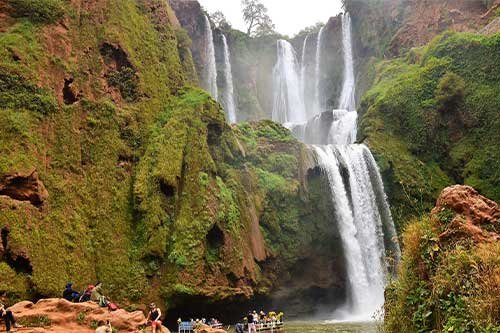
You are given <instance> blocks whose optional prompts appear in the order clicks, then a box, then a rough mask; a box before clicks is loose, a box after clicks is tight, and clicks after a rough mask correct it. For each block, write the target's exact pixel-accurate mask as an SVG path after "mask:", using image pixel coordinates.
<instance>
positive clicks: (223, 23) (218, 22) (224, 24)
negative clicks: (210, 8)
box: [210, 10, 231, 30]
mask: <svg viewBox="0 0 500 333" xmlns="http://www.w3.org/2000/svg"><path fill="white" fill-rule="evenodd" d="M210 19H211V20H212V22H213V23H214V24H215V27H217V28H219V29H221V30H230V29H231V24H230V23H229V21H228V20H227V18H226V16H225V15H224V13H223V12H221V11H220V10H218V11H215V12H213V13H212V14H210Z"/></svg>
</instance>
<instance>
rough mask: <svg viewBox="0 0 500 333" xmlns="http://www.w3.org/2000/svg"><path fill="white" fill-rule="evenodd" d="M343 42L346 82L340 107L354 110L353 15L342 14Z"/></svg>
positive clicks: (343, 86)
mask: <svg viewBox="0 0 500 333" xmlns="http://www.w3.org/2000/svg"><path fill="white" fill-rule="evenodd" d="M342 44H343V53H344V82H343V85H342V93H341V95H340V101H339V109H344V110H348V111H353V110H354V109H355V108H356V100H355V93H356V85H355V82H354V64H353V57H352V38H351V16H350V15H349V13H345V14H344V15H342Z"/></svg>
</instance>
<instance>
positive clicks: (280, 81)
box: [272, 39, 307, 124]
mask: <svg viewBox="0 0 500 333" xmlns="http://www.w3.org/2000/svg"><path fill="white" fill-rule="evenodd" d="M277 59H278V60H277V62H276V65H275V66H274V69H273V93H274V104H273V115H272V118H273V120H274V121H276V122H279V123H282V124H285V123H303V122H305V121H306V120H307V117H306V113H305V106H304V99H303V95H302V93H301V87H300V68H299V64H298V61H297V55H296V53H295V50H294V49H293V46H292V44H290V43H289V42H287V41H286V40H282V39H280V40H278V42H277Z"/></svg>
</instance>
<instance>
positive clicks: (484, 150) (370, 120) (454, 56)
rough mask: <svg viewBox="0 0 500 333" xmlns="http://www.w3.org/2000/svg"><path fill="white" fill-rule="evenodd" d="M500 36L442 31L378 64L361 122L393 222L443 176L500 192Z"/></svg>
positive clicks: (497, 195) (419, 203) (496, 195)
mask: <svg viewBox="0 0 500 333" xmlns="http://www.w3.org/2000/svg"><path fill="white" fill-rule="evenodd" d="M498 52H500V36H499V35H498V34H497V35H494V36H492V37H485V36H480V35H471V34H465V33H445V34H443V35H441V36H439V37H437V38H436V39H435V40H433V41H432V42H431V43H430V44H429V45H428V46H426V47H423V48H420V49H414V50H412V51H411V52H410V53H409V55H408V58H407V59H396V60H392V61H384V62H381V63H379V64H378V65H377V74H376V77H375V85H374V86H373V87H372V89H371V90H370V91H368V93H367V94H366V95H365V97H364V99H363V101H362V106H361V112H362V113H364V116H363V119H362V122H361V129H362V132H363V133H364V135H366V136H367V138H368V142H369V144H370V146H371V148H372V149H373V151H374V153H375V155H376V157H377V159H378V162H379V164H380V165H381V169H382V170H381V171H382V173H383V175H384V177H385V183H386V184H387V185H386V186H387V188H388V192H389V196H390V199H391V202H393V203H395V204H394V205H393V213H394V216H395V217H396V220H397V223H398V225H399V227H402V226H403V225H404V224H405V223H406V222H405V221H408V219H409V217H410V216H418V215H420V214H422V212H425V211H427V210H429V209H430V208H431V207H432V206H433V201H434V198H435V197H436V196H437V194H438V192H439V191H440V190H441V189H442V188H443V187H444V186H446V185H447V184H451V183H454V182H459V183H462V182H463V183H465V184H468V185H471V186H474V187H475V188H476V189H478V190H479V191H481V193H483V194H484V195H486V196H489V197H491V198H492V199H494V200H496V201H498V200H500V192H499V189H500V178H499V174H498V171H497V170H496V169H495V168H494V167H492V166H493V165H498V164H499V163H500V152H499V150H498V149H496V148H495V147H496V145H497V142H498V141H499V140H500V136H499V135H500V120H499V118H498V107H497V106H498V103H500V99H499V97H498V96H499V95H500V89H499V87H500V85H499V80H500V71H499V68H498V66H497V64H496V60H495V59H496V56H495V55H496V54H498Z"/></svg>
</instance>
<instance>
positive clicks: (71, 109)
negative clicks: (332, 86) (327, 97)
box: [0, 0, 346, 321]
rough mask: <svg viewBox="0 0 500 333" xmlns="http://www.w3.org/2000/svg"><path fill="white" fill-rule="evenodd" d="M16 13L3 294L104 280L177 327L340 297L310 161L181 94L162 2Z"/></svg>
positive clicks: (330, 231)
mask: <svg viewBox="0 0 500 333" xmlns="http://www.w3.org/2000/svg"><path fill="white" fill-rule="evenodd" d="M29 3H30V4H33V2H29ZM24 5H25V2H23V1H7V2H6V3H2V5H1V6H0V11H1V16H2V17H4V18H6V19H5V20H2V21H1V22H2V25H1V29H2V30H1V31H2V35H1V37H0V46H1V47H0V50H1V51H0V101H1V103H0V105H1V106H0V108H1V112H0V129H1V130H0V151H1V154H0V230H1V240H2V241H1V244H0V245H1V246H0V273H1V275H2V277H3V278H2V280H1V281H0V292H2V293H3V292H5V293H6V294H7V297H8V298H9V299H10V300H16V299H19V298H39V297H42V296H54V295H59V294H60V292H61V288H62V286H64V285H65V283H66V282H67V281H69V280H71V281H73V282H74V283H75V285H77V286H79V287H82V288H83V286H85V285H87V284H88V283H91V282H94V281H96V280H100V281H102V282H103V283H104V285H105V289H106V292H107V293H108V294H110V295H111V296H112V297H113V298H114V299H116V300H118V301H119V302H120V303H121V304H123V305H127V304H133V303H142V302H146V301H148V302H149V301H150V300H157V301H158V303H160V304H163V305H168V307H169V310H170V311H169V312H168V313H169V318H170V317H171V318H173V319H174V321H175V320H176V319H177V317H178V315H179V313H182V314H183V315H186V314H187V313H188V312H189V313H190V314H191V313H192V315H195V314H196V313H194V312H195V311H197V310H201V309H203V308H205V309H207V312H206V313H210V311H219V313H217V315H218V316H221V315H222V316H223V315H224V314H227V313H230V312H231V311H230V310H228V304H234V305H240V306H243V305H244V302H247V301H249V300H251V299H252V300H254V299H255V298H258V299H262V300H266V301H269V300H270V299H272V300H276V301H277V302H278V303H277V304H281V305H284V304H287V303H288V302H292V301H294V300H296V299H297V295H300V297H304V298H305V299H307V297H309V299H310V300H311V302H308V301H307V300H306V304H305V305H304V306H303V307H301V308H302V310H303V311H313V310H314V306H315V305H316V303H312V297H313V296H314V295H316V294H321V295H323V297H322V299H321V300H320V301H319V304H321V303H322V302H331V301H332V299H333V297H334V296H335V299H336V300H338V301H341V300H342V299H343V298H342V295H343V290H344V289H345V285H346V282H345V277H344V276H343V270H342V269H339V267H342V265H343V262H342V258H343V256H342V252H341V249H340V248H339V246H338V245H337V244H340V242H338V241H336V240H337V238H338V235H337V231H336V230H335V228H334V227H332V225H331V221H330V220H329V219H328V217H330V216H332V215H333V214H332V212H331V211H332V209H333V208H332V203H331V201H330V200H328V199H327V198H329V196H328V195H326V194H325V193H328V189H327V188H323V187H322V185H321V184H324V183H325V182H323V181H322V180H321V178H322V175H321V174H320V173H319V171H318V170H317V168H316V167H315V163H314V161H313V160H312V158H311V156H310V154H309V153H308V151H307V149H306V148H305V147H304V146H302V145H300V144H299V143H298V142H296V141H295V140H294V139H293V138H292V137H291V135H290V133H289V132H288V131H287V130H286V129H284V128H283V127H281V126H278V125H276V124H273V123H271V122H263V123H252V124H246V125H241V126H233V127H230V126H228V125H227V124H226V123H225V121H224V115H223V113H222V111H221V109H220V106H219V105H218V104H217V103H216V102H215V101H213V100H212V99H210V98H209V97H208V96H207V95H206V93H204V92H202V91H200V90H197V89H195V88H185V85H186V84H188V83H192V82H195V80H196V75H193V74H196V73H195V71H194V70H193V63H192V61H191V60H190V59H191V58H190V51H189V38H187V37H186V35H185V33H183V31H182V30H180V28H179V23H178V21H177V18H176V16H175V13H174V12H173V11H172V9H171V8H170V7H169V5H168V3H166V2H165V1H160V0H158V1H156V0H141V1H133V0H126V1H122V0H120V1H116V0H107V1H105V2H96V1H91V2H89V1H83V2H82V1H71V2H64V1H57V0H54V1H41V2H40V6H35V5H30V6H27V7H26V6H24ZM47 9H50V10H47ZM179 21H181V22H183V17H179ZM193 24H195V23H193ZM195 42H196V41H195ZM195 57H196V56H195ZM319 268H321V270H320V272H321V274H318V275H314V276H312V275H304V274H303V272H304V271H307V270H312V269H315V270H318V269H319ZM276 290H279V291H280V292H279V293H276V294H275V295H276V296H271V294H272V293H273V291H276ZM285 291H286V292H285ZM279 302H281V303H279ZM231 310H232V311H234V315H235V316H239V315H241V311H242V309H241V308H238V307H237V306H234V307H231ZM190 311H194V312H190ZM214 315H215V313H214Z"/></svg>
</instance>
